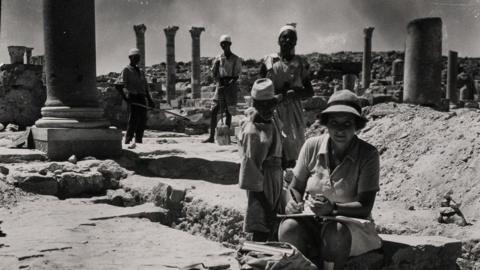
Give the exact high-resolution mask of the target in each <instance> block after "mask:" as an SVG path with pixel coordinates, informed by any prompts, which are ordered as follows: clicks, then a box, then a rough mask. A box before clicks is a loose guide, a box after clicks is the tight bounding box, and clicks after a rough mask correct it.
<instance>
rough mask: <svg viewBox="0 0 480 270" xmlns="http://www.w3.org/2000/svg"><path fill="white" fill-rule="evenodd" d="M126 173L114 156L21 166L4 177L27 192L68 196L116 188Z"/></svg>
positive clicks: (98, 192) (100, 192) (91, 193)
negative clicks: (74, 162) (100, 159)
mask: <svg viewBox="0 0 480 270" xmlns="http://www.w3.org/2000/svg"><path fill="white" fill-rule="evenodd" d="M126 177H127V171H126V170H125V169H123V168H122V167H120V165H118V164H117V163H116V162H114V161H113V160H104V161H99V160H94V159H87V160H82V161H79V162H78V163H76V164H73V163H70V162H48V163H40V164H36V165H31V166H18V167H16V168H14V169H12V170H10V172H9V173H8V174H7V175H6V177H3V178H4V179H3V181H5V182H6V183H7V184H10V185H12V186H15V187H18V188H21V189H22V190H24V191H27V192H31V193H36V194H42V195H54V196H57V197H59V198H69V197H78V196H82V195H95V194H97V195H98V194H102V193H104V192H105V191H106V190H107V189H116V188H118V186H119V181H120V180H121V179H124V178H126Z"/></svg>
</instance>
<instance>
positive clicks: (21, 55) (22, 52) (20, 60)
mask: <svg viewBox="0 0 480 270" xmlns="http://www.w3.org/2000/svg"><path fill="white" fill-rule="evenodd" d="M32 51H33V48H29V47H25V46H8V54H9V55H10V63H12V64H24V63H26V64H31V58H32ZM25 56H26V58H27V59H26V61H24V60H25Z"/></svg>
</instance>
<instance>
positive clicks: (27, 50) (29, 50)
mask: <svg viewBox="0 0 480 270" xmlns="http://www.w3.org/2000/svg"><path fill="white" fill-rule="evenodd" d="M32 51H33V48H28V47H27V48H25V53H26V57H27V60H26V62H25V64H27V65H28V64H31V63H32Z"/></svg>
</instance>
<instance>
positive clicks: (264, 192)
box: [238, 78, 283, 241]
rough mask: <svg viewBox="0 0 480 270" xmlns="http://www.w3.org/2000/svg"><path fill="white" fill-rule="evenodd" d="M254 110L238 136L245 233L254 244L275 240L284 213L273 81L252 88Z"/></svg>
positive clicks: (280, 140)
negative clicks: (246, 197) (274, 116)
mask: <svg viewBox="0 0 480 270" xmlns="http://www.w3.org/2000/svg"><path fill="white" fill-rule="evenodd" d="M251 97H252V100H253V107H251V108H249V109H247V110H246V115H247V119H246V121H245V122H243V123H242V125H241V128H240V132H239V134H238V144H239V146H240V149H241V150H240V154H241V157H242V160H241V165H240V175H239V185H240V188H241V189H244V190H246V191H247V196H248V205H247V211H246V214H245V222H244V230H245V232H249V233H253V240H254V241H267V240H272V239H273V238H276V235H275V233H276V228H278V226H277V227H276V225H278V223H277V221H276V214H277V213H279V212H281V209H282V208H283V207H282V206H281V199H280V198H281V194H282V187H283V186H282V167H281V163H282V138H281V136H282V135H281V131H280V130H281V127H280V125H279V123H277V122H276V121H275V120H274V119H273V114H274V111H275V107H276V105H277V96H275V95H274V88H273V83H272V81H271V80H270V79H265V78H264V79H258V80H256V81H255V83H254V84H253V86H252V91H251Z"/></svg>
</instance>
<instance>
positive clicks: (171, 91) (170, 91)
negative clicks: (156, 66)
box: [163, 26, 178, 103]
mask: <svg viewBox="0 0 480 270" xmlns="http://www.w3.org/2000/svg"><path fill="white" fill-rule="evenodd" d="M177 30H178V26H168V27H167V28H165V29H163V31H164V32H165V36H166V38H167V101H168V102H169V103H170V100H172V99H175V83H176V69H177V67H176V63H175V34H176V33H177Z"/></svg>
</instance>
